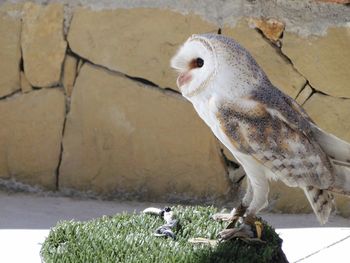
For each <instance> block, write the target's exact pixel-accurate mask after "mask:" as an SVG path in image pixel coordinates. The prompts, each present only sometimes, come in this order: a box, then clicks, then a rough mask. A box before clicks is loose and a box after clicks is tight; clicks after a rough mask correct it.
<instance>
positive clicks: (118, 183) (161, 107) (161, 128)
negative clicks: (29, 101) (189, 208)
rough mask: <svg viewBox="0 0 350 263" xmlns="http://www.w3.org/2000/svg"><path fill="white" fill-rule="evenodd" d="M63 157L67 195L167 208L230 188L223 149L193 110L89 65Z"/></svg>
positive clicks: (79, 84) (74, 100)
mask: <svg viewBox="0 0 350 263" xmlns="http://www.w3.org/2000/svg"><path fill="white" fill-rule="evenodd" d="M63 150H64V151H63V158H62V164H61V168H60V173H59V174H60V177H59V185H60V189H61V190H62V189H67V188H73V189H77V190H82V191H89V190H92V191H94V192H96V193H99V194H106V195H113V194H122V195H123V196H130V195H132V196H134V197H135V196H136V197H142V198H143V199H147V198H157V200H158V201H159V200H170V199H172V198H175V199H185V200H193V198H196V199H197V200H198V199H208V198H222V197H223V196H225V195H226V194H227V191H228V190H229V188H230V186H229V182H228V179H227V178H226V176H227V171H226V167H225V164H224V162H223V159H222V157H221V155H220V147H219V145H218V143H217V142H216V139H215V138H214V136H213V135H212V133H211V131H210V130H209V128H208V127H207V126H206V125H205V124H204V122H203V121H202V120H200V118H199V117H198V116H197V114H196V113H195V111H194V109H193V107H192V105H190V103H188V102H187V101H185V100H184V99H182V98H181V97H180V96H179V95H177V94H174V93H173V92H169V91H163V90H162V89H159V88H153V87H150V86H145V85H143V84H140V83H138V82H134V81H132V80H130V79H127V78H125V77H124V76H122V75H120V74H116V73H111V72H109V71H108V70H105V69H102V68H100V67H96V66H92V65H91V64H89V63H85V64H84V65H83V67H82V68H81V71H80V73H79V75H78V77H77V80H76V83H75V86H74V89H73V93H72V97H71V110H70V112H69V114H68V117H67V123H66V130H65V136H64V140H63ZM172 200H174V199H172Z"/></svg>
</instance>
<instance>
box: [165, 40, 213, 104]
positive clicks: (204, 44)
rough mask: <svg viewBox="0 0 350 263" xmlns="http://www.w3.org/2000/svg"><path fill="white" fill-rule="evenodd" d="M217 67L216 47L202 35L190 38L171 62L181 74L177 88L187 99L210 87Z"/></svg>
mask: <svg viewBox="0 0 350 263" xmlns="http://www.w3.org/2000/svg"><path fill="white" fill-rule="evenodd" d="M216 65H217V61H216V56H215V52H214V47H213V45H212V44H211V41H209V40H208V39H207V38H205V37H203V36H201V35H193V36H192V37H190V38H189V39H188V40H187V41H186V42H185V43H184V44H183V45H182V46H181V47H180V49H179V50H178V52H177V54H176V55H175V56H174V57H173V58H172V60H171V66H172V68H174V69H175V70H176V71H177V72H178V74H179V75H178V78H177V86H178V87H179V89H180V90H181V92H182V94H183V95H184V96H185V97H187V96H191V94H193V93H195V92H196V91H197V90H198V89H201V88H205V87H206V86H207V85H208V83H209V80H210V79H211V78H213V77H214V75H215V74H216V68H217V67H216Z"/></svg>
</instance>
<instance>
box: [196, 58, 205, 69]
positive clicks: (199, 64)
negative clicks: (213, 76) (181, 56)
mask: <svg viewBox="0 0 350 263" xmlns="http://www.w3.org/2000/svg"><path fill="white" fill-rule="evenodd" d="M203 65H204V60H203V59H201V58H197V59H196V66H197V68H201V67H203Z"/></svg>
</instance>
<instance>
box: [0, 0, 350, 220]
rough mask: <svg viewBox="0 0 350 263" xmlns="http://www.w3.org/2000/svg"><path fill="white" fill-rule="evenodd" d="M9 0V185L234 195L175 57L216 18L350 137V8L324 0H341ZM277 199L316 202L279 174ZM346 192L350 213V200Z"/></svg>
mask: <svg viewBox="0 0 350 263" xmlns="http://www.w3.org/2000/svg"><path fill="white" fill-rule="evenodd" d="M2 2H4V3H2V5H0V35H1V38H0V145H1V147H0V179H1V183H2V184H6V182H8V181H13V180H15V181H18V182H21V183H25V184H29V185H34V186H39V187H42V188H45V189H52V190H54V189H56V190H60V191H81V192H93V193H95V194H98V195H105V196H131V197H137V198H144V199H157V200H186V201H189V200H195V201H196V200H197V201H201V200H202V201H203V200H204V201H205V200H206V201H220V200H221V201H225V200H226V201H227V200H237V198H238V196H239V195H240V194H241V192H242V188H243V186H242V185H239V184H235V182H237V181H240V180H239V178H240V177H241V176H242V173H241V170H240V169H237V166H236V165H235V164H234V163H232V161H233V162H234V159H233V158H232V157H231V155H230V153H229V152H228V151H227V149H225V148H224V147H223V146H222V145H221V144H220V143H219V142H218V141H217V140H216V139H215V137H214V136H213V135H212V133H211V132H210V130H209V128H208V127H206V125H205V124H204V123H203V122H202V121H201V120H200V119H199V117H198V116H197V114H196V113H195V112H194V110H193V108H192V106H191V105H190V104H189V103H188V102H187V101H185V100H184V99H183V98H182V97H181V95H180V94H179V92H178V90H177V87H176V84H175V78H176V74H175V73H174V72H173V71H172V70H171V69H170V67H169V60H170V58H171V56H172V55H173V54H174V53H175V52H176V49H177V48H178V46H179V45H180V44H181V43H182V42H183V41H184V40H185V39H186V38H187V37H188V36H189V35H191V34H193V33H202V32H217V31H218V30H219V28H220V29H221V31H222V33H223V34H225V35H228V36H231V37H233V38H235V39H236V40H237V41H238V42H240V43H241V44H242V45H243V46H244V47H246V48H247V49H248V50H249V51H250V52H251V53H252V55H253V56H254V57H255V59H256V60H257V61H258V63H259V64H260V65H261V66H262V68H263V69H264V70H265V72H266V73H267V75H268V76H269V77H270V79H271V81H272V82H273V83H274V84H275V85H276V86H277V87H278V88H280V89H281V90H283V91H284V92H285V93H287V94H288V95H290V96H291V97H293V98H296V100H297V101H298V103H300V104H301V105H303V106H304V107H305V109H306V110H307V112H308V113H309V114H310V115H311V117H312V118H313V119H314V120H315V122H316V123H317V124H319V125H320V126H321V127H322V128H323V129H325V130H327V131H329V132H331V133H334V134H335V135H337V136H339V137H340V138H342V139H345V140H347V141H350V116H349V114H350V84H349V83H350V74H349V64H350V27H349V23H350V7H349V6H348V5H345V4H344V3H343V4H339V3H323V2H339V1H323V2H322V3H321V2H319V1H314V2H313V1H311V2H310V1H300V2H298V3H294V4H293V3H292V2H293V1H284V2H283V1H281V3H279V4H276V2H275V1H272V0H270V1H244V0H240V1H226V2H225V1H224V2H220V3H219V4H218V3H216V4H215V3H213V2H215V1H200V3H201V4H199V2H198V1H187V2H186V3H183V1H182V2H178V1H147V3H145V1H107V0H104V1H92V0H91V1H35V2H36V3H30V2H25V1H13V2H15V3H12V2H11V1H2ZM47 2H49V4H47ZM263 2H264V4H263ZM340 2H341V1H340ZM342 2H344V1H342ZM345 2H346V1H345ZM0 3H1V2H0ZM268 18H274V19H270V20H269V19H268ZM243 185H244V184H243ZM270 199H271V206H270V208H271V209H272V210H275V211H284V212H308V211H311V210H310V208H309V205H308V204H307V201H306V198H305V197H304V196H303V193H302V192H301V191H299V190H298V189H292V188H288V187H286V186H283V185H282V184H281V183H278V182H275V183H273V184H272V189H271V193H270ZM337 203H338V209H339V210H340V212H341V213H342V214H343V215H347V216H349V215H350V209H349V206H350V205H349V200H347V199H346V198H344V197H338V198H337Z"/></svg>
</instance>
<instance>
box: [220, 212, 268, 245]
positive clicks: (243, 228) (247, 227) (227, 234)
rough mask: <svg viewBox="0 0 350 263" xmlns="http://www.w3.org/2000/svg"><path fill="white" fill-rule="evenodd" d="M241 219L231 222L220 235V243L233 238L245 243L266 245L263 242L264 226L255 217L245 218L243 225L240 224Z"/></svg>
mask: <svg viewBox="0 0 350 263" xmlns="http://www.w3.org/2000/svg"><path fill="white" fill-rule="evenodd" d="M239 219H240V217H237V219H236V220H235V221H232V222H230V223H229V224H228V225H227V227H226V229H224V230H222V231H221V232H220V233H219V234H218V236H217V237H218V239H219V241H227V240H231V239H233V238H240V239H242V240H244V241H245V242H248V243H251V242H255V243H256V242H259V243H265V241H263V240H261V236H262V230H263V224H262V223H261V222H260V221H258V220H256V218H255V217H252V216H247V217H245V218H243V223H241V224H239Z"/></svg>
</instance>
